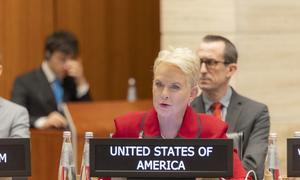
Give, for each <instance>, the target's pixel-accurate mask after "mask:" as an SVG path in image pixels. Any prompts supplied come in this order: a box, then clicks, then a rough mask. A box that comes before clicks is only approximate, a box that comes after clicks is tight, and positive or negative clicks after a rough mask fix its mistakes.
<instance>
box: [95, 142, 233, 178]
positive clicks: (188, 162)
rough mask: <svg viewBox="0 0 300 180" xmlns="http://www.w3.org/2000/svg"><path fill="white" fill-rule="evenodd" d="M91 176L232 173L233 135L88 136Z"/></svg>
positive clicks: (170, 175)
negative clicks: (222, 137) (189, 136)
mask: <svg viewBox="0 0 300 180" xmlns="http://www.w3.org/2000/svg"><path fill="white" fill-rule="evenodd" d="M90 170H91V176H92V177H131V178H139V179H144V178H145V177H147V178H149V179H155V178H172V179H174V178H183V179H186V178H195V177H231V176H232V174H233V141H232V139H179V138H178V139H120V138H115V139H114V138H111V139H91V140H90Z"/></svg>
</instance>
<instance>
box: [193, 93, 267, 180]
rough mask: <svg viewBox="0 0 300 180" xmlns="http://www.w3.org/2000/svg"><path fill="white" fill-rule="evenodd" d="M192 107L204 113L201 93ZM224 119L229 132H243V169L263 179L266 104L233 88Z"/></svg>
mask: <svg viewBox="0 0 300 180" xmlns="http://www.w3.org/2000/svg"><path fill="white" fill-rule="evenodd" d="M232 90H233V89H232ZM192 107H193V109H194V110H195V111H196V112H198V113H205V107H204V102H203V98H202V95H200V96H199V97H197V98H196V99H195V100H194V101H193V102H192ZM225 121H226V122H227V124H228V132H229V133H230V132H243V133H244V143H243V159H242V162H243V165H244V167H245V169H246V170H248V171H249V170H251V169H252V170H254V171H255V172H256V174H257V177H258V179H263V175H264V163H265V158H266V154H267V149H268V136H269V131H270V116H269V112H268V108H267V106H266V105H264V104H262V103H259V102H256V101H253V100H251V99H248V98H246V97H244V96H241V95H239V94H237V93H236V92H235V91H234V90H233V91H232V96H231V99H230V103H229V107H228V109H227V115H226V118H225Z"/></svg>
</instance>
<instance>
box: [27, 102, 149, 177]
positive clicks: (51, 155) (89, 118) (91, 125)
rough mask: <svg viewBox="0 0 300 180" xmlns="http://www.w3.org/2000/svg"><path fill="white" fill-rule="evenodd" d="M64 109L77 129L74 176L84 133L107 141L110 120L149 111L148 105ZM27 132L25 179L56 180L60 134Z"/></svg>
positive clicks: (111, 125)
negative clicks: (28, 171) (28, 169)
mask: <svg viewBox="0 0 300 180" xmlns="http://www.w3.org/2000/svg"><path fill="white" fill-rule="evenodd" d="M68 107H69V111H70V113H71V115H72V118H73V121H74V124H75V127H76V129H77V139H78V141H77V152H78V154H77V160H78V161H77V167H78V169H77V172H79V168H80V163H81V156H82V150H83V144H84V133H85V131H92V132H94V136H95V137H108V136H109V134H110V133H112V132H114V123H113V119H114V117H116V116H119V115H122V114H125V113H127V112H132V111H145V110H148V109H150V108H151V107H152V101H151V100H140V101H137V102H133V103H129V102H127V101H101V102H100V101H99V102H84V103H69V104H68ZM30 131H31V174H32V176H31V177H30V178H29V179H30V180H41V179H42V180H54V179H57V177H58V175H57V174H58V166H59V159H60V152H61V145H62V140H63V138H62V134H63V131H62V130H36V129H31V130H30Z"/></svg>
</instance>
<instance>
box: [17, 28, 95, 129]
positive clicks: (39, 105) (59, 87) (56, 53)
mask: <svg viewBox="0 0 300 180" xmlns="http://www.w3.org/2000/svg"><path fill="white" fill-rule="evenodd" d="M78 48H79V47H78V41H77V39H76V37H75V36H74V35H73V34H71V33H69V32H64V31H58V32H54V33H53V34H51V35H50V36H49V37H48V38H47V40H46V43H45V61H44V62H43V63H42V65H41V67H40V68H38V69H35V70H33V71H31V72H29V73H26V74H24V75H21V76H19V77H17V79H16V81H15V83H14V87H13V91H12V100H13V101H14V102H16V103H18V104H20V105H22V106H24V107H26V108H27V109H28V112H29V115H30V123H31V126H32V127H36V128H41V129H45V128H51V127H55V128H63V127H65V126H66V125H67V124H66V120H65V117H64V116H63V115H62V114H61V113H60V112H59V111H61V109H60V108H59V107H60V104H61V103H62V102H67V101H88V100H90V95H89V85H88V83H87V80H86V78H85V76H84V74H83V67H82V64H81V61H80V58H79V57H78V51H79V50H78Z"/></svg>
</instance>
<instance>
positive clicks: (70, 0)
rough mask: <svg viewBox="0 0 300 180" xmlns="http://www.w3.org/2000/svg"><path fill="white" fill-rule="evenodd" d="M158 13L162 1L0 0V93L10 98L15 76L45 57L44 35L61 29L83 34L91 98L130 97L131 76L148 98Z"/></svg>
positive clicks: (157, 42)
mask: <svg viewBox="0 0 300 180" xmlns="http://www.w3.org/2000/svg"><path fill="white" fill-rule="evenodd" d="M159 14H160V12H159V1H158V0H145V1H139V0H122V1H119V0H89V1H85V0H43V1H40V0H24V1H23V0H22V1H19V0H1V1H0V27H1V28H0V57H2V62H3V66H4V72H3V76H2V77H1V78H0V83H1V88H0V96H3V97H6V98H10V92H11V88H12V85H13V82H14V79H15V77H16V76H17V75H20V74H22V73H24V72H27V71H29V70H32V69H34V68H36V67H38V66H39V65H40V64H41V62H42V61H43V54H44V52H43V46H44V40H45V38H46V36H47V35H48V34H49V33H51V32H52V31H54V30H62V29H63V30H68V31H71V32H73V33H75V34H76V35H77V36H78V38H79V41H80V43H81V44H80V47H81V58H82V62H83V66H84V70H85V75H86V76H87V79H88V81H89V83H90V87H91V93H92V96H93V99H95V100H113V99H126V93H127V86H128V84H127V80H128V78H129V77H134V78H135V79H136V81H137V90H138V97H139V98H150V97H151V84H152V83H151V82H152V72H151V66H152V64H153V61H154V58H155V57H156V55H157V52H158V51H159V48H160V32H159Z"/></svg>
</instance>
